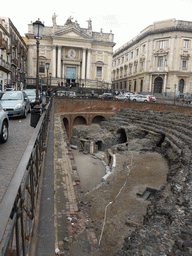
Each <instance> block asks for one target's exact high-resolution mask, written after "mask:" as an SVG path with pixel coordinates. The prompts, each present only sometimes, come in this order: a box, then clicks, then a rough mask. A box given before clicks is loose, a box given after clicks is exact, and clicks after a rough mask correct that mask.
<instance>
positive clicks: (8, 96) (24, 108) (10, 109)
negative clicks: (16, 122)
mask: <svg viewBox="0 0 192 256" xmlns="http://www.w3.org/2000/svg"><path fill="white" fill-rule="evenodd" d="M0 103H1V105H2V107H3V109H4V110H5V111H6V112H7V114H8V116H10V117H15V116H22V117H24V118H25V117H26V116H27V114H28V112H30V110H31V106H30V101H29V98H28V96H27V94H26V93H25V92H23V91H8V92H5V93H4V94H3V95H2V97H1V100H0Z"/></svg>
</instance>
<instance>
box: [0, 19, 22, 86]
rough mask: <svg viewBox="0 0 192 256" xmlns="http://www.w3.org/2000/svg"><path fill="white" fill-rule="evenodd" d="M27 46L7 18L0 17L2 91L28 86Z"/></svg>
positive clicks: (0, 76) (0, 74)
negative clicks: (8, 88)
mask: <svg viewBox="0 0 192 256" xmlns="http://www.w3.org/2000/svg"><path fill="white" fill-rule="evenodd" d="M26 76H27V46H26V43H25V41H24V40H23V38H22V37H21V35H20V33H19V32H18V30H17V29H16V27H15V26H14V24H13V23H12V21H11V20H10V19H9V18H7V17H0V90H4V89H5V88H6V87H13V88H15V89H21V88H22V87H24V86H25V85H26Z"/></svg>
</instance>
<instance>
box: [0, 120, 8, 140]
mask: <svg viewBox="0 0 192 256" xmlns="http://www.w3.org/2000/svg"><path fill="white" fill-rule="evenodd" d="M8 134H9V131H8V125H7V122H5V121H4V122H3V125H2V129H1V134H0V141H1V142H3V143H4V142H6V141H7V140H8Z"/></svg>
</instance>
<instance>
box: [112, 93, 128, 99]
mask: <svg viewBox="0 0 192 256" xmlns="http://www.w3.org/2000/svg"><path fill="white" fill-rule="evenodd" d="M128 98H129V97H128V96H126V95H125V94H119V95H117V96H115V99H117V100H128Z"/></svg>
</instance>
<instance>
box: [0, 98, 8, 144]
mask: <svg viewBox="0 0 192 256" xmlns="http://www.w3.org/2000/svg"><path fill="white" fill-rule="evenodd" d="M8 136H9V118H8V115H7V113H6V112H5V111H4V110H3V107H2V105H1V103H0V142H2V143H4V142H6V141H7V140H8Z"/></svg>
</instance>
